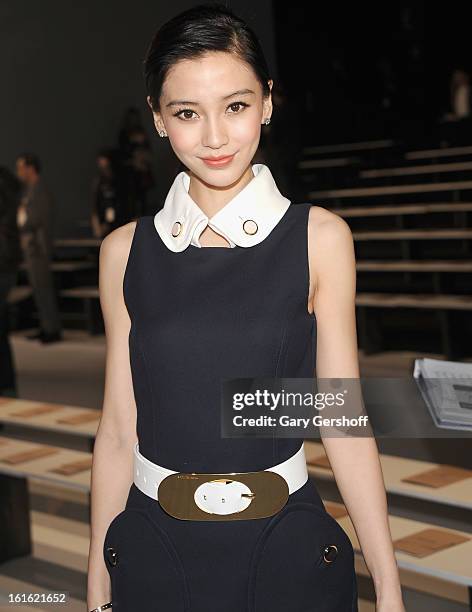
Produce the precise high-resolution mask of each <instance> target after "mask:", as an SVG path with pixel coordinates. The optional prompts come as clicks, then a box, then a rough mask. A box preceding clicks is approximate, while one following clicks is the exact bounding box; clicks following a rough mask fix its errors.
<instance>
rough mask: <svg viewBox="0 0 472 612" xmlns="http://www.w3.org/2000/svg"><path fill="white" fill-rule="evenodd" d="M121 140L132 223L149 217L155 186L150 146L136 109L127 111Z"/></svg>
mask: <svg viewBox="0 0 472 612" xmlns="http://www.w3.org/2000/svg"><path fill="white" fill-rule="evenodd" d="M118 140H119V147H120V153H121V158H122V163H123V167H124V169H125V171H126V177H127V189H128V193H129V199H130V203H131V210H130V214H131V217H130V219H136V218H137V217H140V216H142V215H145V214H147V212H148V210H147V205H148V203H147V194H148V191H149V190H150V189H152V188H153V187H154V185H155V180H154V174H153V172H152V148H151V143H150V140H149V138H148V135H147V134H146V130H145V129H144V126H143V123H142V119H141V114H140V112H139V110H138V109H137V108H135V107H130V108H128V109H127V110H126V112H125V115H124V117H123V123H122V126H121V129H120V133H119V138H118Z"/></svg>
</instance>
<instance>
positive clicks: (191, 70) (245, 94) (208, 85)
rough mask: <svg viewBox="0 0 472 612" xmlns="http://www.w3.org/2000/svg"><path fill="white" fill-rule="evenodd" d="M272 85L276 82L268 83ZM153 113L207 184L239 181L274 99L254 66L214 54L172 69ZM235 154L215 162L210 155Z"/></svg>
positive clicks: (179, 153)
mask: <svg viewBox="0 0 472 612" xmlns="http://www.w3.org/2000/svg"><path fill="white" fill-rule="evenodd" d="M269 86H270V87H272V81H269ZM159 102H160V112H155V113H154V120H155V124H156V128H157V129H158V130H163V129H164V130H165V131H166V132H167V135H168V137H169V140H170V144H171V146H172V148H173V150H174V152H175V154H176V155H177V157H178V158H179V159H180V160H181V161H182V163H183V164H184V165H185V166H186V167H187V168H188V169H189V170H190V171H191V172H192V173H194V174H195V175H196V176H197V177H198V178H199V179H201V180H202V181H204V182H205V183H207V184H210V185H214V186H220V187H224V186H227V185H231V184H232V183H234V182H236V181H237V180H238V179H239V178H240V177H241V176H242V175H243V174H244V172H245V171H246V170H247V168H248V166H249V164H250V163H251V161H252V158H253V156H254V154H255V153H256V150H257V147H258V145H259V139H260V134H261V124H262V123H263V121H264V120H265V119H266V118H268V117H270V115H271V113H272V101H271V97H270V96H268V97H267V98H266V99H265V100H264V99H263V97H262V88H261V85H260V83H259V81H258V80H257V78H256V76H255V74H254V72H253V70H252V68H251V67H250V66H249V65H247V64H246V63H245V62H243V61H242V60H240V59H239V58H237V57H236V56H234V55H233V54H230V53H223V52H212V53H208V54H207V55H205V56H204V57H201V58H199V59H192V60H182V61H180V62H178V63H177V64H175V65H174V66H173V67H172V68H171V69H170V70H169V72H168V74H167V78H166V80H165V82H164V86H163V88H162V94H161V98H160V101H159ZM224 156H233V158H232V159H231V161H229V163H225V164H224V165H220V166H216V165H209V164H207V163H205V161H203V160H204V159H205V158H215V157H224Z"/></svg>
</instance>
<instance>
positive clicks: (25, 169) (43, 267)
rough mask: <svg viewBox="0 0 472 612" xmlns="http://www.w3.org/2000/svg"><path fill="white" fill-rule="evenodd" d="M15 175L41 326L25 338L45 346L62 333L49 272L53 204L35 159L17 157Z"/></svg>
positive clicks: (24, 245) (23, 244)
mask: <svg viewBox="0 0 472 612" xmlns="http://www.w3.org/2000/svg"><path fill="white" fill-rule="evenodd" d="M16 173H17V176H18V178H19V179H20V181H21V182H22V184H23V192H22V197H21V201H20V205H19V207H18V212H17V223H18V227H19V230H20V243H21V247H22V250H23V256H24V260H25V264H26V269H27V272H28V277H29V282H30V285H31V288H32V290H33V297H34V300H35V302H36V307H37V310H38V315H39V326H40V329H39V331H37V332H35V333H33V334H30V335H27V336H26V337H27V338H28V340H40V341H41V342H42V343H44V344H46V343H50V342H57V341H60V340H62V329H61V319H60V314H59V308H58V304H57V297H56V293H55V288H54V279H53V276H52V271H51V259H52V252H53V243H52V223H53V213H54V200H53V198H52V195H51V192H50V191H49V189H48V188H47V186H46V184H45V183H44V181H43V179H42V177H41V162H40V160H39V158H38V157H37V156H36V155H34V154H32V153H22V154H21V155H19V156H18V157H17V160H16Z"/></svg>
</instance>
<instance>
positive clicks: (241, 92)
mask: <svg viewBox="0 0 472 612" xmlns="http://www.w3.org/2000/svg"><path fill="white" fill-rule="evenodd" d="M253 93H254V91H253V90H252V89H239V90H238V91H233V93H230V94H228V95H227V96H223V97H222V98H221V99H222V100H227V99H228V98H232V97H233V96H247V95H248V94H253ZM181 104H192V105H193V106H198V102H192V101H191V100H172V101H171V102H169V103H168V104H166V108H167V107H169V106H180V105H181Z"/></svg>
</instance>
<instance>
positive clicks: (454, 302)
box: [356, 293, 472, 310]
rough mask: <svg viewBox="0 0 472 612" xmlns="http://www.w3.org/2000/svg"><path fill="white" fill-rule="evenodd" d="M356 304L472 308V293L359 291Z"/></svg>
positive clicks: (450, 308) (383, 306)
mask: <svg viewBox="0 0 472 612" xmlns="http://www.w3.org/2000/svg"><path fill="white" fill-rule="evenodd" d="M356 306H374V307H380V308H428V309H434V310H436V309H447V310H472V295H453V294H451V295H436V294H431V293H412V294H409V293H404V294H399V293H395V294H391V293H358V294H357V295H356Z"/></svg>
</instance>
